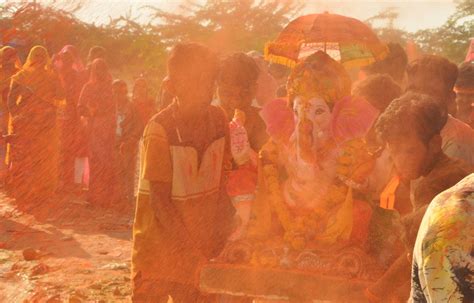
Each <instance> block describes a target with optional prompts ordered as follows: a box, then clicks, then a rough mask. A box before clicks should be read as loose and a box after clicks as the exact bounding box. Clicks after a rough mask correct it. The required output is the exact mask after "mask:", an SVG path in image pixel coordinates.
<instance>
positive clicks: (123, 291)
mask: <svg viewBox="0 0 474 303" xmlns="http://www.w3.org/2000/svg"><path fill="white" fill-rule="evenodd" d="M20 209H23V207H18V206H17V205H15V202H14V201H12V200H11V199H9V198H7V197H6V196H5V194H4V193H2V192H0V302H12V303H14V302H23V303H26V302H31V303H32V302H38V303H39V302H71V303H72V302H74V303H77V302H130V296H129V294H130V256H131V227H132V207H128V208H127V209H126V210H121V211H116V210H114V211H112V210H104V209H100V208H97V207H93V206H92V205H90V204H88V203H86V202H84V200H82V199H80V198H78V197H77V196H73V195H70V196H67V197H63V198H58V199H54V200H52V201H50V202H47V203H44V204H43V205H35V206H34V207H32V208H31V207H30V208H29V209H23V210H20Z"/></svg>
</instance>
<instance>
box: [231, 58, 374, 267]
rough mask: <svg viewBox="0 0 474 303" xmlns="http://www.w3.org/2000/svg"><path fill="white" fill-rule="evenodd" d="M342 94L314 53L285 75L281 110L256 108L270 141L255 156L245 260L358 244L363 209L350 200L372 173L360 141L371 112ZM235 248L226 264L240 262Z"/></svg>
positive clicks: (346, 83)
mask: <svg viewBox="0 0 474 303" xmlns="http://www.w3.org/2000/svg"><path fill="white" fill-rule="evenodd" d="M350 90H351V81H350V78H349V75H348V74H347V72H346V71H345V69H344V68H343V67H342V65H340V64H339V63H338V62H336V61H334V60H333V59H331V58H330V57H329V56H328V55H326V54H325V53H323V52H318V53H316V54H313V55H311V56H310V57H308V58H307V59H306V60H305V61H303V62H301V63H299V64H298V65H297V66H296V67H295V68H294V70H293V71H292V73H291V75H290V78H289V80H288V93H289V100H288V102H287V105H286V107H284V106H283V107H282V105H281V102H284V101H282V100H275V101H274V102H270V103H269V104H267V105H266V107H265V108H263V110H262V113H261V115H262V118H263V119H264V120H265V122H266V123H267V131H268V132H269V135H270V137H271V139H270V140H269V142H268V143H267V144H266V145H265V146H264V147H263V149H262V150H261V151H260V154H259V159H258V162H259V163H258V170H259V171H258V186H257V195H256V196H257V197H256V199H255V201H254V202H253V205H252V211H251V216H250V220H249V223H248V227H247V233H246V239H247V240H246V242H245V241H244V242H241V244H240V245H241V248H242V249H244V248H245V247H247V250H251V251H252V252H247V253H248V254H250V255H249V256H248V258H249V261H248V262H250V263H254V264H257V265H270V266H272V265H273V266H280V265H282V264H286V265H288V264H289V263H292V262H298V260H296V259H298V258H300V259H301V258H303V259H304V258H305V254H306V255H308V254H309V255H313V256H316V255H318V252H321V255H329V256H330V255H331V253H332V252H334V254H335V255H337V254H338V253H339V252H341V251H343V250H344V249H345V248H352V247H363V246H364V242H365V241H366V238H367V232H368V226H369V222H370V217H371V207H370V206H369V205H368V204H367V203H366V202H363V201H360V200H357V199H355V198H354V197H355V195H354V194H355V192H359V191H360V190H362V189H363V188H364V186H365V183H366V179H367V177H368V175H369V173H370V171H371V169H372V167H373V162H374V161H373V159H372V156H371V154H370V153H369V151H368V150H367V148H366V146H365V143H364V140H363V138H364V136H365V134H366V133H367V131H368V130H369V129H370V127H371V126H372V124H373V122H374V120H375V118H376V117H377V114H378V113H377V111H376V109H374V108H373V107H372V106H371V105H370V104H369V103H368V102H366V101H365V100H363V99H357V98H353V97H351V96H350ZM282 117H283V118H282ZM284 117H286V118H284ZM291 118H293V119H294V123H291V122H293V121H285V119H286V120H288V119H291ZM286 122H290V123H286ZM284 125H287V126H288V125H291V126H292V127H293V129H292V130H291V131H288V127H286V128H285V127H284ZM293 125H294V126H293ZM258 243H260V244H258ZM237 246H238V245H237V244H235V245H234V249H233V250H232V249H230V250H228V251H227V252H226V253H227V254H228V255H227V257H229V259H232V258H235V259H238V258H239V257H240V258H242V252H241V253H240V255H239V254H238V253H237V251H238V249H237ZM244 250H245V249H244ZM352 251H353V250H352ZM361 251H363V250H361ZM290 256H294V258H293V259H295V260H291V259H292V257H290ZM231 261H232V260H231ZM313 261H315V260H313ZM320 261H321V260H320ZM320 261H318V262H320ZM323 263H324V262H323ZM329 263H330V262H329Z"/></svg>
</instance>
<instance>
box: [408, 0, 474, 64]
mask: <svg viewBox="0 0 474 303" xmlns="http://www.w3.org/2000/svg"><path fill="white" fill-rule="evenodd" d="M473 16H474V2H473V1H472V0H463V1H458V2H457V6H456V11H455V13H454V14H453V15H451V16H450V17H449V18H448V21H446V23H445V24H444V25H443V26H441V27H440V28H437V29H427V30H421V31H418V32H416V33H414V34H413V35H412V36H413V39H414V41H415V42H416V43H417V44H418V45H419V46H420V47H421V49H422V50H423V51H424V52H426V53H433V54H439V55H442V56H445V57H447V58H449V59H450V60H452V61H454V62H457V63H459V62H462V61H463V59H464V57H465V56H466V51H467V49H468V47H469V38H472V37H474V18H473Z"/></svg>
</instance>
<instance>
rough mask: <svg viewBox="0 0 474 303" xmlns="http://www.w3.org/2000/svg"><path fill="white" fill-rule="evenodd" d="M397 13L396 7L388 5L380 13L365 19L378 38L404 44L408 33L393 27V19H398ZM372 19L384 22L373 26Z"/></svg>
mask: <svg viewBox="0 0 474 303" xmlns="http://www.w3.org/2000/svg"><path fill="white" fill-rule="evenodd" d="M398 16H399V13H398V10H397V9H396V8H393V7H389V8H387V9H385V10H383V11H381V12H380V13H378V14H376V15H375V16H372V17H370V18H368V19H366V20H365V23H368V24H369V25H370V26H371V27H372V28H373V30H374V32H375V33H376V34H377V36H378V37H379V39H380V40H381V41H384V42H386V43H387V42H395V43H399V44H400V45H405V44H406V42H407V40H408V39H409V38H408V33H407V32H406V31H403V30H401V29H398V28H396V27H395V21H396V20H397V19H398ZM374 21H382V22H385V25H384V26H381V27H375V26H374Z"/></svg>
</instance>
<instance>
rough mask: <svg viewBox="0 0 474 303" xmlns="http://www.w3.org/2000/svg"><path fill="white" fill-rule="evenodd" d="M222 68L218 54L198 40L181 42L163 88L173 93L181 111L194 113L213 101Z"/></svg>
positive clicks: (173, 52)
mask: <svg viewBox="0 0 474 303" xmlns="http://www.w3.org/2000/svg"><path fill="white" fill-rule="evenodd" d="M218 69H219V61H218V58H217V56H216V54H215V53H214V52H213V51H211V50H210V49H209V48H207V47H206V46H203V45H201V44H198V43H180V44H177V45H176V46H175V47H174V48H173V50H172V51H171V54H170V57H169V59H168V76H167V78H166V80H165V81H164V82H163V85H164V87H163V90H165V91H166V92H168V93H169V94H171V95H173V96H174V97H175V99H176V101H177V104H178V107H179V108H180V112H182V113H183V114H186V115H194V114H195V113H196V112H197V110H199V109H200V108H203V107H206V106H209V105H210V103H211V102H212V98H213V94H214V88H215V80H216V77H217V73H218Z"/></svg>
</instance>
